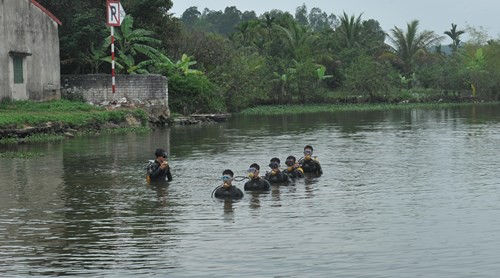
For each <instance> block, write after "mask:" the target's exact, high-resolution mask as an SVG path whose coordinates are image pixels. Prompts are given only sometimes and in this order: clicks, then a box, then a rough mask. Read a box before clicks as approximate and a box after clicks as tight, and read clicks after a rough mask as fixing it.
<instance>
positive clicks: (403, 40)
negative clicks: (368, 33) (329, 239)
mask: <svg viewBox="0 0 500 278" xmlns="http://www.w3.org/2000/svg"><path fill="white" fill-rule="evenodd" d="M418 25H419V21H418V20H413V21H411V22H410V23H408V24H407V30H406V32H405V31H403V30H402V29H400V28H398V27H394V28H393V29H391V31H390V32H391V35H390V36H389V39H390V41H391V42H392V44H393V51H394V53H395V54H396V55H397V57H398V58H399V59H400V61H401V63H402V66H403V73H404V74H405V75H406V76H409V75H411V73H412V72H414V66H415V61H416V59H417V58H418V57H419V55H424V54H426V53H427V50H428V48H429V47H431V46H432V45H433V44H437V43H439V42H440V41H441V40H442V39H443V37H441V36H438V35H437V34H436V33H434V32H433V31H427V30H424V31H422V32H419V30H418Z"/></svg>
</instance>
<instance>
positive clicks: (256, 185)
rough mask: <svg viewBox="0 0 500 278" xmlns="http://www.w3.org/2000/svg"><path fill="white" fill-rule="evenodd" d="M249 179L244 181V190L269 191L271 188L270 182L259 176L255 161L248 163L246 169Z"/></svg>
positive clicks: (258, 168)
mask: <svg viewBox="0 0 500 278" xmlns="http://www.w3.org/2000/svg"><path fill="white" fill-rule="evenodd" d="M247 173H248V178H250V180H249V181H247V182H246V183H245V186H244V188H243V189H244V190H245V191H269V190H270V188H271V184H269V182H268V181H267V180H265V179H263V178H261V177H260V176H259V173H260V166H259V164H257V163H253V164H252V165H250V168H249V169H248V170H247Z"/></svg>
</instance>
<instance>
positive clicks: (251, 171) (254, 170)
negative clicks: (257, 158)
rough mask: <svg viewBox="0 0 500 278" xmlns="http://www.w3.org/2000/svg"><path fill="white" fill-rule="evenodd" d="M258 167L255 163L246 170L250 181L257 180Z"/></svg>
mask: <svg viewBox="0 0 500 278" xmlns="http://www.w3.org/2000/svg"><path fill="white" fill-rule="evenodd" d="M259 171H260V166H259V164H257V163H253V164H252V165H250V168H248V170H247V173H248V177H249V178H250V179H257V178H258V177H259Z"/></svg>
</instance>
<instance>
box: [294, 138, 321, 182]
mask: <svg viewBox="0 0 500 278" xmlns="http://www.w3.org/2000/svg"><path fill="white" fill-rule="evenodd" d="M312 154H313V147H312V146H311V145H307V146H305V147H304V157H303V158H302V159H300V160H299V165H300V168H302V170H304V173H305V174H309V173H311V174H317V175H321V174H323V170H322V169H321V164H319V161H318V160H317V159H316V157H314V158H313V156H312Z"/></svg>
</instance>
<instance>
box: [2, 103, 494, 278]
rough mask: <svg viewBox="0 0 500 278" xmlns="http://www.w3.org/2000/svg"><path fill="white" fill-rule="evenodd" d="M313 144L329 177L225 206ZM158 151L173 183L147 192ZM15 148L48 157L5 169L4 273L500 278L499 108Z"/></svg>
mask: <svg viewBox="0 0 500 278" xmlns="http://www.w3.org/2000/svg"><path fill="white" fill-rule="evenodd" d="M306 144H311V145H313V146H314V148H315V155H317V156H318V158H319V160H320V161H321V164H322V167H323V169H324V174H323V176H321V177H310V178H307V179H302V180H298V181H296V182H295V184H294V185H291V186H281V187H278V186H274V187H273V189H272V191H271V192H269V193H262V194H252V193H246V194H245V197H244V198H243V199H242V200H240V201H237V202H230V201H226V202H224V201H219V200H214V199H212V198H211V196H210V195H211V193H212V190H213V189H214V188H215V187H216V186H217V185H218V184H219V183H220V181H219V177H220V176H221V172H222V170H223V169H225V168H231V169H233V171H235V173H236V175H244V174H245V170H246V169H247V168H248V166H249V165H250V164H251V163H253V162H257V163H259V164H260V165H261V169H266V168H267V167H266V165H267V164H268V163H269V159H270V158H271V157H273V156H277V157H279V158H280V159H281V160H282V161H284V160H285V158H286V157H287V156H288V155H295V156H297V157H300V156H301V151H302V148H303V147H304V145H306ZM157 147H164V148H168V149H169V152H170V154H171V156H170V158H169V161H170V164H171V166H172V172H173V175H174V181H173V182H172V183H171V184H170V185H169V186H148V185H146V183H145V179H144V167H145V165H146V162H147V160H148V159H151V158H152V154H153V152H154V149H156V148H157ZM1 148H2V150H3V151H5V150H23V151H28V150H29V151H37V152H42V153H44V154H45V155H44V156H43V157H40V158H32V159H6V158H3V159H0V178H1V179H0V192H1V193H0V273H2V274H1V275H2V277H11V276H21V277H22V276H55V275H74V276H101V277H124V276H155V275H157V276H163V277H497V276H498V273H500V257H499V255H498V254H499V253H498V252H499V250H500V221H499V220H498V219H499V218H498V217H499V215H500V189H499V185H500V173H499V170H498V169H499V168H500V158H499V154H500V106H498V105H496V106H477V107H474V106H470V107H462V108H454V109H442V110H420V109H418V110H403V111H386V112H349V113H324V114H323V113H318V114H307V115H295V116H275V117H255V116H253V117H243V116H239V117H233V118H231V119H230V120H228V122H226V123H223V124H214V125H203V126H176V127H172V128H164V129H159V130H156V131H154V132H152V133H150V134H127V135H113V136H101V137H88V138H77V139H72V140H67V141H64V142H63V143H50V144H45V143H44V144H40V145H30V146H22V145H21V146H10V147H5V146H3V147H1ZM261 172H264V171H261ZM236 186H237V187H239V188H243V182H239V183H236Z"/></svg>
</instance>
